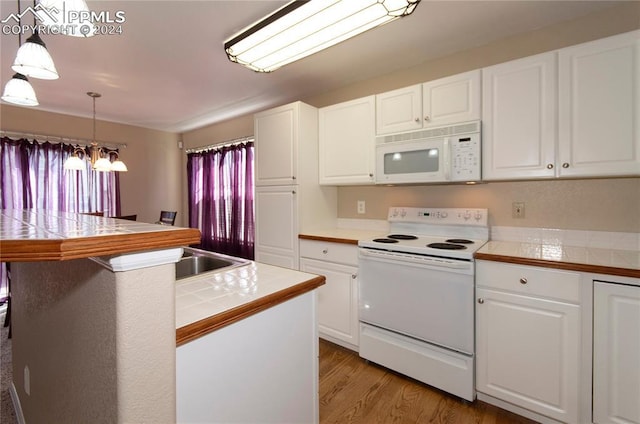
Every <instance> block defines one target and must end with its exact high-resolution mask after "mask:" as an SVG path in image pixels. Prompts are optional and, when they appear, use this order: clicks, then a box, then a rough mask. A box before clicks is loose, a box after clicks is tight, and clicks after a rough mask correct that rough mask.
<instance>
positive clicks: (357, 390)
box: [320, 339, 535, 424]
mask: <svg viewBox="0 0 640 424" xmlns="http://www.w3.org/2000/svg"><path fill="white" fill-rule="evenodd" d="M534 422H535V421H531V420H529V419H526V418H523V417H520V416H518V415H515V414H512V413H510V412H507V411H504V410H502V409H500V408H496V407H494V406H493V405H489V404H487V403H484V402H481V401H475V402H473V403H471V402H467V401H464V400H462V399H459V398H457V397H455V396H452V395H449V394H447V393H445V392H442V391H440V390H438V389H435V388H432V387H429V386H427V385H425V384H422V383H420V382H418V381H416V380H412V379H410V378H407V377H403V376H401V375H399V374H397V373H395V372H393V371H390V370H388V369H386V368H383V367H381V366H378V365H376V364H374V363H368V362H367V361H365V360H364V359H362V358H360V357H359V356H358V354H357V353H356V352H352V351H350V350H348V349H345V348H343V347H341V346H338V345H335V344H333V343H330V342H327V341H326V340H322V339H321V340H320V423H321V424H329V423H339V424H345V423H362V424H375V423H381V424H388V423H407V424H408V423H439V424H467V423H474V424H511V423H519V424H530V423H534Z"/></svg>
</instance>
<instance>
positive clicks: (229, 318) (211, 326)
mask: <svg viewBox="0 0 640 424" xmlns="http://www.w3.org/2000/svg"><path fill="white" fill-rule="evenodd" d="M324 283H325V277H323V276H317V277H314V278H312V279H310V280H306V281H303V282H301V283H298V284H296V285H294V286H291V287H288V288H286V289H283V290H280V291H277V292H275V293H271V294H269V295H266V296H264V297H261V298H259V299H256V300H254V301H253V302H249V303H246V304H244V305H241V306H238V307H236V308H232V309H229V310H228V311H224V312H221V313H219V314H217V315H214V316H211V317H209V318H205V319H202V320H200V321H196V322H194V323H192V324H187V325H185V326H184V327H180V328H178V329H177V330H176V346H181V345H183V344H185V343H188V342H190V341H192V340H195V339H197V338H199V337H202V336H204V335H206V334H209V333H211V332H214V331H216V330H219V329H221V328H223V327H226V326H227V325H230V324H233V323H235V322H237V321H240V320H242V319H244V318H247V317H250V316H251V315H255V314H257V313H258V312H262V311H264V310H266V309H269V308H271V307H273V306H276V305H278V304H280V303H284V302H286V301H287V300H289V299H292V298H294V297H296V296H299V295H301V294H304V293H307V292H310V291H311V290H314V289H317V288H318V287H320V286H322V285H323V284H324Z"/></svg>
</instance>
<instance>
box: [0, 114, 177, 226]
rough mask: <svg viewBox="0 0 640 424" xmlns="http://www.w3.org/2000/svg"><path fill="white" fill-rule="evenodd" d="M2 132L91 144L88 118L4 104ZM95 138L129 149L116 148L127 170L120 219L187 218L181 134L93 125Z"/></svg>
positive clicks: (122, 176) (123, 176) (122, 180)
mask: <svg viewBox="0 0 640 424" xmlns="http://www.w3.org/2000/svg"><path fill="white" fill-rule="evenodd" d="M0 129H2V130H4V131H15V132H24V133H29V134H42V135H49V136H59V137H68V138H77V139H84V140H90V139H91V137H92V134H93V123H92V120H91V119H90V118H80V117H74V116H69V115H62V114H58V113H51V112H43V111H40V110H36V109H31V108H26V107H17V106H10V105H6V104H2V105H0ZM96 138H97V140H98V141H104V142H110V143H124V144H126V145H127V147H126V148H123V149H120V157H121V158H122V160H123V161H124V163H125V164H127V167H128V168H129V172H123V173H120V187H121V189H120V196H121V202H122V214H123V215H130V214H137V215H138V220H139V221H143V222H155V221H157V220H158V218H159V217H160V211H161V210H176V211H178V216H177V219H176V224H177V225H181V223H182V219H183V218H185V214H186V213H185V212H184V211H183V209H182V202H181V193H182V186H183V181H182V172H181V171H182V162H181V157H182V154H181V153H182V152H181V150H180V149H178V138H179V135H178V134H175V133H169V132H164V131H156V130H150V129H146V128H140V127H134V126H131V125H124V124H117V123H113V122H106V121H101V120H97V121H96ZM38 139H41V138H40V137H39V138H38ZM186 222H187V221H186V220H184V225H186Z"/></svg>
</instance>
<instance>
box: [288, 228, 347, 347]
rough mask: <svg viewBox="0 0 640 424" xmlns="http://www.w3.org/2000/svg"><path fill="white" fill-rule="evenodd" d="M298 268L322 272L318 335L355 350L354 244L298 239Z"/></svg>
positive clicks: (311, 271) (319, 294) (315, 272)
mask: <svg viewBox="0 0 640 424" xmlns="http://www.w3.org/2000/svg"><path fill="white" fill-rule="evenodd" d="M300 256H301V257H300V271H304V272H309V273H312V274H319V275H324V276H325V278H326V283H325V284H324V285H323V286H321V287H320V288H318V290H317V292H318V331H319V333H320V337H322V338H324V339H326V340H329V341H331V342H333V343H336V344H339V345H341V346H344V347H346V348H349V349H352V350H356V351H357V350H358V335H359V330H358V277H357V274H358V267H357V260H358V254H357V247H356V246H355V245H347V244H341V243H331V242H323V241H315V240H300Z"/></svg>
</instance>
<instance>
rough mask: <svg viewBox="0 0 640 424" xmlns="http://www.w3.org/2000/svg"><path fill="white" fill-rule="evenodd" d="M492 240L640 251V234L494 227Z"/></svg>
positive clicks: (492, 228)
mask: <svg viewBox="0 0 640 424" xmlns="http://www.w3.org/2000/svg"><path fill="white" fill-rule="evenodd" d="M491 240H495V241H514V242H521V243H532V244H545V245H563V246H576V247H594V248H602V249H616V250H633V251H640V233H624V232H609V231H582V230H561V229H555V228H528V227H501V226H494V227H491Z"/></svg>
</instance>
